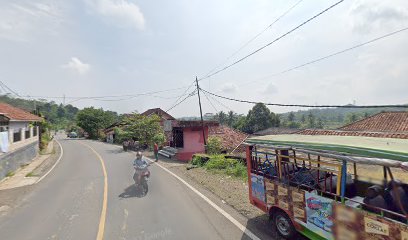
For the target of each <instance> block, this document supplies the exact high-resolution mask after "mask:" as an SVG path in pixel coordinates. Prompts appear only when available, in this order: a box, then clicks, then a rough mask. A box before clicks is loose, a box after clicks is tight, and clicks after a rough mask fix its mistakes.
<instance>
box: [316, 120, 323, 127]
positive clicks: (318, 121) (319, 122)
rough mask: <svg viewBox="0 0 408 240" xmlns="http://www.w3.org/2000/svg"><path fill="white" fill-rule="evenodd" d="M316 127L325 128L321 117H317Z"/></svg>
mask: <svg viewBox="0 0 408 240" xmlns="http://www.w3.org/2000/svg"><path fill="white" fill-rule="evenodd" d="M316 128H318V129H323V128H324V125H323V120H322V119H321V118H318V119H317V124H316Z"/></svg>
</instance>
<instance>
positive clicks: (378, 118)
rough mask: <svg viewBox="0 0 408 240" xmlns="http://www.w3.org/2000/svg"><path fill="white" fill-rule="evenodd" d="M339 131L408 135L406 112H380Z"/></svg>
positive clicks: (407, 115)
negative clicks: (403, 133)
mask: <svg viewBox="0 0 408 240" xmlns="http://www.w3.org/2000/svg"><path fill="white" fill-rule="evenodd" d="M339 130H345V131H364V132H392V133H402V132H405V133H408V112H382V113H378V114H375V115H373V116H371V117H368V118H365V119H362V120H360V121H356V122H354V123H351V124H348V125H346V126H344V127H341V128H339Z"/></svg>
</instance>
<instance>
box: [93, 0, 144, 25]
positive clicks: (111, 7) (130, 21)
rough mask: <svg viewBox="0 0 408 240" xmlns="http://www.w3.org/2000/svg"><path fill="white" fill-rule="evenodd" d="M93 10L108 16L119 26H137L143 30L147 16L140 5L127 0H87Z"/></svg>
mask: <svg viewBox="0 0 408 240" xmlns="http://www.w3.org/2000/svg"><path fill="white" fill-rule="evenodd" d="M87 3H88V6H89V7H90V8H91V10H92V12H96V13H97V14H99V15H101V16H103V17H107V19H108V21H110V22H111V23H113V24H115V25H117V26H119V27H135V28H137V29H139V30H143V29H144V26H145V18H144V16H143V13H142V11H141V10H140V8H139V6H137V5H136V4H134V3H131V2H129V1H127V0H87Z"/></svg>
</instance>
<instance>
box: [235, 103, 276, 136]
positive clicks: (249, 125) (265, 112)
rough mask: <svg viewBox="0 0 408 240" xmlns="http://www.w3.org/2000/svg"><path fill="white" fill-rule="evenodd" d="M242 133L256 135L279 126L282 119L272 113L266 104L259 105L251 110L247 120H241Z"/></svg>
mask: <svg viewBox="0 0 408 240" xmlns="http://www.w3.org/2000/svg"><path fill="white" fill-rule="evenodd" d="M240 124H242V125H241V126H240V127H241V128H240V130H241V131H244V132H247V133H254V132H256V131H260V130H264V129H267V128H269V127H273V126H279V124H280V118H279V116H278V115H276V114H275V113H273V112H271V111H270V110H269V109H268V108H267V107H266V105H265V104H263V103H257V104H255V106H254V107H253V108H252V109H251V110H249V112H248V115H247V116H246V118H245V120H241V122H240Z"/></svg>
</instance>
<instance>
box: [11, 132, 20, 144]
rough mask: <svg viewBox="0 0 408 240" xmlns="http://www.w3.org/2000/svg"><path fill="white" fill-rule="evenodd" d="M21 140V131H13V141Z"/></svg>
mask: <svg viewBox="0 0 408 240" xmlns="http://www.w3.org/2000/svg"><path fill="white" fill-rule="evenodd" d="M19 141H21V131H18V132H15V133H13V142H19Z"/></svg>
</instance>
